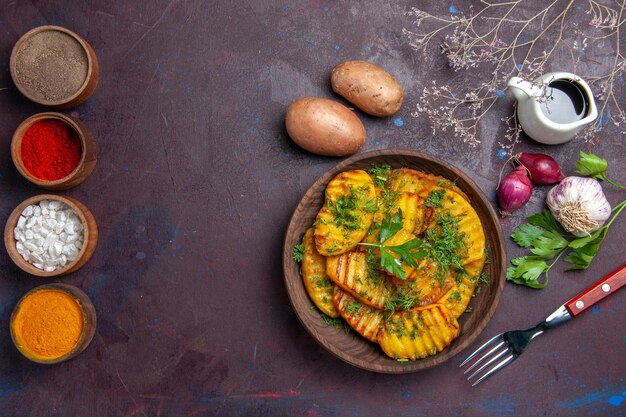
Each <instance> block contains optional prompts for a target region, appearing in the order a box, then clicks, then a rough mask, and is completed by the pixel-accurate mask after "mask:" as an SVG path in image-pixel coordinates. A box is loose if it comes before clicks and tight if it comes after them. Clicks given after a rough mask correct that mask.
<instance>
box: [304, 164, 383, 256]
mask: <svg viewBox="0 0 626 417" xmlns="http://www.w3.org/2000/svg"><path fill="white" fill-rule="evenodd" d="M376 210H377V205H376V192H375V190H374V182H373V181H372V179H371V178H370V176H369V175H368V174H367V172H365V171H362V170H353V171H345V172H342V173H340V174H338V175H337V176H336V177H335V178H333V179H332V180H331V181H330V182H329V183H328V186H327V187H326V201H325V203H324V206H323V207H322V208H321V210H320V211H319V212H318V214H317V218H316V220H315V222H316V223H315V224H316V226H315V245H316V247H317V251H318V252H319V253H320V254H321V255H324V256H333V255H339V254H342V253H344V252H347V251H349V250H350V249H352V248H354V247H355V246H356V245H357V243H359V242H360V241H361V239H363V238H364V237H365V235H366V234H367V231H368V230H369V228H370V226H371V224H372V220H373V217H374V212H375V211H376Z"/></svg>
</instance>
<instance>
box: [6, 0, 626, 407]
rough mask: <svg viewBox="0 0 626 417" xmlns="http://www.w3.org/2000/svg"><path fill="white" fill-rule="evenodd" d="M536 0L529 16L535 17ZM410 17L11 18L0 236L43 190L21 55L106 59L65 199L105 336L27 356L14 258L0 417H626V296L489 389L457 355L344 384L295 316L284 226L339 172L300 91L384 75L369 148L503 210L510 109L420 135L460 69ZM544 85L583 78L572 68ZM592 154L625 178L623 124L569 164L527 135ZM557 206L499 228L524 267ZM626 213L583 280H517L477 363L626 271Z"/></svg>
mask: <svg viewBox="0 0 626 417" xmlns="http://www.w3.org/2000/svg"><path fill="white" fill-rule="evenodd" d="M472 3H474V7H475V10H478V9H479V8H480V7H481V6H480V4H479V3H478V2H472ZM544 3H545V2H528V3H527V6H526V7H527V10H528V12H529V13H530V12H532V11H533V10H534V11H536V10H538V9H539V8H540V7H542V6H545V5H544ZM577 3H580V4H579V5H578V6H577V7H578V11H579V13H578V14H577V15H576V16H577V17H576V18H577V19H579V23H580V25H583V24H586V23H585V22H586V21H585V20H584V19H589V15H585V14H584V11H586V10H587V9H589V7H590V6H589V4H588V3H587V2H583V1H580V2H577ZM616 3H619V2H616ZM410 6H411V2H406V1H401V2H395V1H391V0H384V1H368V2H361V1H342V2H332V1H329V2H326V3H324V2H318V1H314V0H312V1H285V2H280V3H277V2H270V1H249V2H243V1H240V2H229V1H221V2H220V1H212V2H211V1H208V2H206V1H205V2H203V1H199V0H189V1H179V0H173V1H151V2H124V1H85V2H82V1H81V2H63V1H47V0H45V1H6V0H3V1H1V2H0V58H1V59H2V61H3V62H4V66H3V69H4V70H3V71H2V72H0V108H1V109H2V118H0V140H1V144H2V147H3V149H4V150H5V151H4V152H2V153H0V219H1V220H2V221H5V220H6V218H7V217H8V215H9V213H10V212H11V211H12V210H13V208H14V207H15V206H16V205H18V204H19V203H20V202H21V201H22V200H24V199H25V198H27V197H29V196H32V195H36V194H38V193H42V192H43V190H41V189H38V188H36V187H35V186H33V185H31V184H30V183H28V182H27V181H26V180H25V179H23V178H22V177H21V176H20V175H19V174H18V172H17V170H16V169H15V167H14V166H13V164H12V162H11V158H10V152H9V144H10V141H11V136H12V134H13V131H14V130H15V128H16V127H17V126H18V125H19V124H20V122H21V121H22V120H24V119H25V118H26V117H28V116H30V115H32V114H34V113H37V112H40V111H45V110H46V109H44V108H43V107H39V106H37V105H35V104H32V103H30V102H28V101H27V100H26V99H25V98H24V97H22V96H21V95H20V94H19V92H18V91H17V90H16V88H15V87H14V86H13V83H12V81H11V77H10V73H9V69H8V62H9V56H10V53H11V48H12V47H13V44H14V43H15V42H16V41H17V39H18V38H19V37H20V36H21V35H22V34H23V33H25V32H26V31H28V30H29V29H31V28H33V27H36V26H39V25H44V24H57V25H61V26H65V27H67V28H69V29H72V30H74V31H76V32H77V33H79V34H81V35H82V36H84V37H85V38H86V39H87V40H88V41H89V42H90V43H91V45H92V46H93V47H94V49H95V51H96V53H97V55H98V58H99V61H100V68H101V76H100V84H99V86H98V89H97V90H96V92H95V94H94V95H93V97H92V98H91V99H90V100H89V101H87V102H86V103H84V104H83V105H81V106H79V107H76V108H74V109H70V110H67V111H66V113H68V114H71V115H74V116H76V117H78V118H80V119H81V120H82V121H84V122H85V123H86V124H87V125H88V126H89V127H90V128H91V129H92V130H93V132H94V133H95V135H96V137H97V143H98V164H97V166H96V169H95V171H94V173H93V175H92V176H91V177H90V178H88V179H87V181H85V182H84V183H83V184H81V185H80V186H78V187H77V188H75V189H72V190H70V191H68V192H67V194H68V195H71V196H74V197H76V198H78V199H79V200H80V201H82V202H83V203H85V204H86V205H87V206H88V207H89V208H90V209H91V210H92V212H93V213H94V215H95V218H96V220H97V223H98V227H99V232H100V237H99V241H98V247H97V249H96V252H95V254H94V256H93V258H92V259H91V261H90V262H88V263H87V265H85V267H83V268H82V269H81V270H79V271H78V272H76V273H74V274H71V275H70V276H67V277H65V278H62V279H61V281H63V282H67V283H72V284H75V285H77V286H79V287H80V288H82V289H83V290H84V291H85V292H86V293H87V294H88V295H89V296H90V297H91V299H92V300H93V303H94V304H95V308H96V310H97V313H98V327H97V332H96V336H95V338H94V340H93V342H92V344H91V345H90V346H89V348H88V349H87V350H86V351H85V352H83V353H82V354H81V355H80V356H79V357H77V358H75V359H73V360H71V361H69V362H66V363H64V364H61V365H57V366H39V365H36V364H33V363H30V362H29V361H27V360H26V359H24V358H22V357H21V356H20V355H19V353H18V352H17V351H16V349H15V348H14V347H13V345H12V343H11V339H10V335H9V316H10V314H11V310H12V308H13V306H14V305H15V303H16V302H17V300H18V299H19V297H21V296H22V295H23V294H24V293H25V292H26V291H28V290H29V289H31V288H33V287H35V286H37V285H40V284H44V283H46V282H48V281H46V280H45V279H36V278H34V277H31V276H29V275H27V274H25V273H23V272H21V271H20V270H18V268H17V267H16V266H15V265H14V264H13V263H12V262H11V260H10V259H9V257H8V255H7V254H6V253H5V252H4V251H2V252H1V253H0V270H1V273H2V280H1V281H2V282H1V284H0V306H1V314H0V357H1V358H2V359H1V360H0V415H1V416H3V417H8V416H113V415H120V416H121V415H124V416H192V415H194V416H203V415H207V416H208V415H216V416H262V415H268V416H281V415H286V416H287V415H288V416H310V417H313V416H366V415H367V416H369V415H371V416H396V415H414V416H494V417H495V416H498V417H501V416H624V415H626V381H625V379H624V378H625V377H626V361H625V360H624V357H625V355H624V354H625V353H626V349H625V344H626V327H625V326H624V314H625V312H626V309H625V307H624V301H625V298H624V296H625V294H626V293H624V292H621V293H618V294H615V295H614V296H612V297H611V298H609V299H607V300H604V301H603V302H602V303H601V304H599V305H597V306H595V307H593V308H592V309H591V311H588V312H586V313H585V314H583V315H582V316H580V317H579V318H577V319H576V320H574V321H572V322H570V323H568V324H566V325H564V326H562V327H561V328H559V329H557V330H555V331H554V332H551V333H550V334H548V335H545V336H542V337H540V338H538V339H537V340H536V341H534V342H533V345H532V346H531V348H530V349H529V351H528V352H527V353H526V354H525V355H524V356H523V357H522V358H521V359H519V360H518V361H516V362H515V363H514V364H512V365H511V366H509V367H508V368H507V369H505V370H504V371H502V372H501V373H500V374H499V375H497V376H496V377H494V378H491V379H490V380H488V382H486V383H484V384H481V385H480V386H478V387H476V388H470V386H469V384H468V383H467V382H466V381H465V380H464V378H463V376H462V373H461V372H460V370H459V364H460V362H461V361H462V357H461V356H463V355H458V356H456V357H454V358H453V359H451V360H449V361H448V362H446V363H444V364H442V365H440V366H438V367H436V368H434V369H431V370H428V371H425V372H420V373H415V374H408V375H383V374H374V373H370V372H366V371H363V370H360V369H357V368H354V367H351V366H349V365H347V364H345V363H343V362H341V361H340V360H339V359H336V358H335V357H334V356H332V355H331V354H330V353H328V352H327V351H326V350H324V349H323V348H321V347H320V346H319V345H318V344H317V343H316V342H315V341H314V339H312V338H311V336H309V334H308V333H307V332H306V331H305V329H304V328H303V326H302V325H301V324H300V322H299V321H298V319H297V317H296V315H295V313H294V311H293V310H292V307H291V305H290V303H289V300H288V298H287V293H286V290H285V286H284V282H283V273H282V259H281V254H282V249H283V248H282V244H283V237H284V233H285V231H286V227H287V223H288V221H289V219H290V216H291V213H292V211H293V209H294V208H295V206H296V204H297V202H298V201H299V199H300V198H301V197H302V195H303V194H304V192H305V191H306V190H307V188H308V187H309V186H310V185H311V184H312V183H313V182H314V181H315V179H317V178H318V177H319V176H320V175H321V174H322V173H323V172H324V171H325V170H327V169H329V168H330V167H332V166H333V165H334V164H336V163H337V162H339V161H340V159H336V158H329V157H320V156H316V155H313V154H310V153H308V152H306V151H303V150H302V149H300V148H299V147H297V146H296V145H295V144H294V143H293V142H291V140H290V139H289V137H288V136H287V134H286V131H285V129H284V114H285V110H286V107H287V106H288V104H289V103H290V102H291V101H292V100H294V99H296V98H298V97H301V96H309V95H310V96H321V97H335V98H337V97H336V96H334V95H333V93H332V91H331V90H330V86H329V82H328V78H329V73H330V70H331V69H332V67H333V66H335V65H336V64H338V63H339V62H341V61H344V60H349V59H365V60H371V61H373V62H376V63H378V64H380V65H382V66H383V67H385V68H386V69H387V70H388V71H389V72H391V73H392V74H394V75H395V76H396V77H397V78H398V79H399V81H400V82H401V83H402V85H403V86H404V89H405V103H404V106H403V107H402V109H401V110H400V112H399V113H398V114H397V115H395V116H394V117H391V118H386V119H376V118H371V117H366V116H364V115H363V114H362V113H359V117H360V118H361V119H362V120H363V122H364V124H365V127H366V129H367V133H368V140H367V143H366V145H365V146H364V147H363V148H362V149H361V152H363V151H367V150H373V149H383V148H389V147H400V148H407V149H412V150H419V151H425V152H429V153H432V154H434V155H438V156H439V157H441V158H444V159H446V160H448V161H450V162H451V163H453V164H455V165H457V166H458V167H460V168H461V169H462V170H463V171H464V172H466V173H467V174H469V175H470V176H471V177H472V178H473V179H474V180H475V181H476V182H477V183H478V185H479V186H480V187H481V188H482V190H483V191H484V192H485V194H487V195H489V196H490V198H491V199H492V200H493V190H494V188H495V186H496V184H497V181H498V174H499V172H500V170H501V169H502V167H503V166H504V164H505V160H504V159H502V158H500V157H499V156H502V153H501V152H500V153H499V151H500V149H501V145H500V140H501V138H502V137H503V135H504V131H505V126H504V124H503V123H502V122H501V120H500V119H501V118H502V117H506V116H508V115H509V114H511V109H512V104H513V99H512V97H511V96H510V93H508V92H507V96H506V97H503V98H502V99H501V100H499V101H498V102H497V103H496V105H495V107H494V108H493V109H492V111H491V112H490V113H489V114H488V116H487V117H485V118H484V120H483V122H482V123H481V125H480V130H479V137H480V139H481V141H482V143H481V144H480V145H479V146H476V147H471V146H469V145H467V144H465V143H463V142H462V141H460V140H459V139H457V138H454V137H453V136H452V135H451V134H449V133H442V132H437V134H435V135H433V134H432V133H431V125H430V123H429V121H428V119H427V118H426V117H425V116H423V115H417V116H414V115H413V113H414V112H415V109H416V104H417V101H418V99H419V96H420V93H421V91H422V88H423V86H424V85H427V84H428V83H430V81H431V80H436V81H437V82H441V83H444V82H447V80H456V81H459V80H463V77H464V76H465V72H464V71H460V72H453V71H452V70H451V69H449V68H448V67H447V66H446V63H445V59H444V57H443V56H442V55H441V54H439V52H438V49H437V47H436V43H435V44H433V45H434V47H433V48H432V49H431V50H430V52H429V53H428V54H427V55H426V56H424V57H422V56H421V55H420V54H418V53H416V52H414V51H413V50H412V49H411V47H410V46H409V45H408V42H407V40H406V39H405V38H403V36H402V28H409V29H411V28H414V26H413V20H412V18H411V17H410V16H406V15H405V14H404V13H405V12H406V11H407V10H408V9H409V7H410ZM451 6H452V7H451ZM421 7H422V8H423V9H425V10H428V11H430V12H432V13H433V14H435V15H439V16H445V17H449V16H450V14H451V13H453V14H455V13H458V14H460V13H469V10H470V5H469V3H466V2H454V3H450V4H448V3H442V2H436V1H427V2H423V4H422V6H421ZM616 7H618V9H619V4H617V6H616ZM622 18H623V17H622ZM571 28H572V29H571V30H572V31H573V30H574V29H573V28H574V26H571ZM568 30H569V29H568ZM441 36H444V33H442V34H441ZM574 38H575V37H573V38H572V39H574ZM441 39H442V38H441V37H440V38H439V41H441ZM622 41H623V38H622ZM591 53H592V52H591V51H590V52H589V54H591ZM593 53H594V54H595V55H593V56H598V54H600V55H601V56H604V57H605V58H608V59H607V60H604V61H603V60H598V59H597V58H594V60H595V61H597V62H598V64H597V65H599V66H600V67H602V66H603V65H604V66H606V65H609V64H608V62H610V61H611V57H614V56H615V46H614V44H613V45H611V44H610V43H609V42H608V41H607V42H606V43H605V44H603V45H602V47H601V48H599V49H598V50H596V51H593ZM623 53H624V52H623V46H622V54H623ZM546 69H547V70H570V71H571V70H573V69H574V68H573V67H572V61H571V59H570V57H569V56H568V55H567V54H565V55H556V56H555V57H554V58H553V59H551V60H550V62H549V63H548V66H547V67H546ZM581 75H582V74H581ZM622 89H623V75H622V76H620V77H618V78H617V81H616V85H615V87H614V90H615V91H616V99H617V100H618V103H620V104H621V105H622V107H624V106H626V102H625V100H624V95H623V93H622ZM581 149H582V150H585V151H591V152H593V153H596V154H598V155H601V156H603V157H605V158H606V159H607V160H608V161H609V166H610V172H609V173H610V174H611V176H612V177H613V178H614V179H615V180H616V181H618V182H619V181H621V182H626V169H625V168H626V160H625V157H626V155H625V153H624V151H625V147H624V126H622V127H615V126H612V125H611V124H607V125H606V126H604V128H603V129H602V130H601V131H600V132H598V134H597V135H596V138H595V139H594V140H592V141H584V140H582V139H575V140H573V141H571V142H569V143H567V144H564V145H560V146H555V147H549V146H544V145H541V144H539V143H536V142H534V141H532V140H530V139H528V138H527V137H525V136H522V137H521V138H520V141H519V144H518V145H517V146H516V148H515V151H522V150H526V151H534V152H549V153H550V154H551V155H553V156H554V157H555V158H556V159H557V160H559V161H560V163H561V165H562V166H563V170H564V171H565V173H566V174H573V173H574V162H575V160H576V158H577V154H578V151H579V150H581ZM604 188H605V189H606V193H607V196H608V199H609V201H611V202H612V203H613V204H615V203H617V202H619V201H621V200H623V198H624V192H623V191H618V190H616V189H614V188H612V187H609V186H605V187H604ZM546 191H547V187H542V188H538V189H536V190H535V192H534V194H533V197H532V199H531V201H530V203H529V204H528V205H527V206H526V207H525V208H524V209H522V210H520V211H519V212H517V214H516V215H515V216H513V217H512V218H510V219H509V220H507V221H503V222H502V225H503V230H504V235H505V236H506V242H505V244H506V248H507V252H508V255H509V258H511V257H514V256H519V254H520V253H522V251H521V250H519V249H517V248H516V247H515V245H514V243H513V242H512V241H511V240H510V239H509V238H508V236H510V234H511V233H512V231H513V230H514V228H515V227H516V226H517V225H518V224H520V223H521V222H522V221H523V220H524V217H525V216H528V215H530V214H532V213H534V212H537V211H539V210H541V209H542V208H543V204H544V203H543V200H544V197H545V194H546ZM492 202H493V201H492ZM494 204H495V202H494ZM623 217H624V216H622V218H620V219H618V220H617V221H616V222H615V223H614V226H613V227H612V228H611V230H610V231H609V233H608V236H607V238H606V240H605V242H604V244H603V246H602V248H601V252H600V255H598V257H597V259H596V260H595V261H594V262H593V263H592V265H591V267H590V268H589V269H588V270H586V271H582V272H567V273H565V272H564V267H563V264H562V263H559V264H557V265H556V266H555V268H554V270H553V271H552V273H551V275H550V284H549V285H548V287H547V288H545V289H543V290H539V291H537V290H532V289H529V288H525V287H519V286H516V285H513V284H511V283H507V284H506V286H505V289H504V292H503V294H502V297H501V300H500V304H499V307H498V309H497V311H496V313H495V315H494V317H493V319H492V320H491V322H490V323H489V325H488V326H487V328H486V329H485V331H484V332H483V334H482V335H481V336H480V337H479V338H478V340H477V342H476V343H475V344H474V346H472V348H475V347H477V346H478V344H479V342H481V341H484V340H486V339H487V338H488V337H490V336H491V335H494V334H496V333H499V332H501V331H505V330H508V329H514V328H525V327H528V326H530V325H532V324H534V323H536V322H538V321H540V320H542V319H543V318H544V317H545V316H546V315H547V314H549V313H551V312H552V311H553V310H554V309H555V308H556V307H557V306H558V305H560V304H561V303H563V302H564V301H566V300H567V299H569V298H570V297H572V296H574V295H575V294H576V293H577V292H579V291H580V290H582V289H583V288H585V287H586V286H588V285H589V284H591V283H592V282H593V281H595V280H597V279H598V278H600V277H602V276H603V275H604V274H607V273H609V272H610V271H612V270H613V269H615V268H617V267H618V266H619V265H620V264H621V263H622V262H623V261H624V234H625V233H626V226H625V224H626V219H624V218H623Z"/></svg>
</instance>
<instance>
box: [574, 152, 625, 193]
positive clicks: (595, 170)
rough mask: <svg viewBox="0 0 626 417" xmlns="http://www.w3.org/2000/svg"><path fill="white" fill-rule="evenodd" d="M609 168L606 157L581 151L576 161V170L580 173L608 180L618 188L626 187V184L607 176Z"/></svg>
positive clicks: (599, 179)
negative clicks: (616, 181) (618, 182)
mask: <svg viewBox="0 0 626 417" xmlns="http://www.w3.org/2000/svg"><path fill="white" fill-rule="evenodd" d="M607 168H608V163H607V161H606V159H604V158H600V157H599V156H596V155H594V154H591V153H585V152H583V151H580V159H579V160H578V161H576V172H577V173H578V174H580V175H585V176H587V177H592V178H595V179H597V180H598V181H606V182H608V183H609V184H611V185H613V186H615V187H617V188H621V189H626V186H624V185H620V184H617V183H615V182H613V181H611V180H610V179H609V178H608V177H607V176H606V170H607Z"/></svg>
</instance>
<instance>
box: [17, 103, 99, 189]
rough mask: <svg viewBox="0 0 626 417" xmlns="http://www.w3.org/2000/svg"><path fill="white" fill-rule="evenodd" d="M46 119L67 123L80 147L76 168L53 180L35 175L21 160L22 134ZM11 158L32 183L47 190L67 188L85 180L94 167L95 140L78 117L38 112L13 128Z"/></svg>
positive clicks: (95, 159)
mask: <svg viewBox="0 0 626 417" xmlns="http://www.w3.org/2000/svg"><path fill="white" fill-rule="evenodd" d="M46 119H55V120H60V121H62V122H63V123H65V124H67V125H68V126H69V127H70V128H71V129H73V130H74V131H75V132H76V134H77V135H78V138H79V139H80V144H81V147H82V152H81V156H80V161H79V162H78V165H77V166H76V168H74V170H73V171H72V172H70V173H69V174H68V175H67V176H66V177H63V178H60V179H58V180H54V181H49V180H45V179H41V178H37V177H35V176H34V175H33V174H32V173H30V172H29V171H28V169H27V168H26V166H25V165H24V162H23V161H22V139H23V138H24V134H25V133H26V132H27V131H28V129H29V128H30V127H31V126H32V125H34V124H35V123H37V122H39V121H41V120H46ZM11 158H12V159H13V163H14V164H15V167H16V168H17V170H18V171H19V172H20V174H22V176H24V178H26V179H27V180H28V181H30V182H32V183H33V184H36V185H38V186H40V187H42V188H45V189H48V190H67V189H69V188H72V187H75V186H77V185H78V184H80V183H81V182H83V181H85V179H87V177H89V175H91V173H92V172H93V170H94V168H95V167H96V161H97V158H96V141H95V140H94V138H93V134H92V133H91V131H90V130H89V128H88V127H87V126H86V125H85V124H84V123H82V122H81V121H80V120H78V119H75V118H73V117H71V116H66V115H64V114H62V113H54V112H46V113H38V114H35V115H33V116H31V117H29V118H28V119H26V120H24V121H23V122H22V123H21V124H20V125H19V126H18V127H17V129H16V130H15V133H14V134H13V140H12V141H11Z"/></svg>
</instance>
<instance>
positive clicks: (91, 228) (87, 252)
mask: <svg viewBox="0 0 626 417" xmlns="http://www.w3.org/2000/svg"><path fill="white" fill-rule="evenodd" d="M41 200H57V201H60V202H62V203H64V204H67V205H68V206H70V207H71V208H72V209H73V210H74V211H75V212H76V214H77V215H78V217H79V218H80V220H81V222H82V224H83V233H84V237H83V246H82V248H81V249H80V252H79V253H78V256H77V257H76V259H75V260H74V261H72V262H71V263H69V264H67V265H66V266H65V268H62V269H57V270H55V271H52V272H46V271H44V270H42V269H39V268H37V267H35V266H34V265H32V264H31V263H29V262H27V261H25V260H24V258H22V255H20V254H19V252H18V251H17V248H16V246H15V244H16V241H15V234H14V230H15V226H16V225H17V221H18V219H19V218H20V215H21V214H22V211H24V209H25V208H26V207H28V206H29V205H31V204H37V203H39V202H40V201H41ZM97 242H98V226H97V225H96V220H95V219H94V217H93V214H91V211H89V209H88V208H87V207H85V205H84V204H83V203H81V202H80V201H78V200H76V199H74V198H72V197H68V196H60V195H54V194H40V195H36V196H34V197H31V198H28V199H26V200H24V201H23V202H22V203H21V204H20V205H19V206H17V207H16V208H15V209H14V210H13V211H12V212H11V214H10V215H9V219H8V220H7V223H6V226H5V228H4V246H5V247H6V250H7V252H8V253H9V257H10V258H11V259H12V260H13V262H15V264H16V265H17V266H18V267H19V268H20V269H21V270H23V271H24V272H28V273H29V274H31V275H35V276H38V277H43V278H50V277H57V276H61V275H67V274H69V273H72V272H74V271H77V270H78V269H80V268H81V267H82V266H83V265H85V263H87V261H88V260H89V259H90V258H91V256H92V255H93V252H94V250H95V249H96V244H97Z"/></svg>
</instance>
